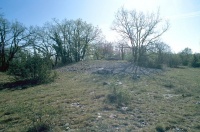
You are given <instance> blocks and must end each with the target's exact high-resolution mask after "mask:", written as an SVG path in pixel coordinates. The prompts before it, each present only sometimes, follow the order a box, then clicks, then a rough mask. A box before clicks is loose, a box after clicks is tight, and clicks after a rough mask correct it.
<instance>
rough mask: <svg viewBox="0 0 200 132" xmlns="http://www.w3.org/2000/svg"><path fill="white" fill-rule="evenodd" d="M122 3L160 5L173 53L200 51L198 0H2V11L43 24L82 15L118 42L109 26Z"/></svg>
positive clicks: (152, 8) (149, 7)
mask: <svg viewBox="0 0 200 132" xmlns="http://www.w3.org/2000/svg"><path fill="white" fill-rule="evenodd" d="M122 6H124V7H125V8H127V9H129V10H131V9H136V10H140V11H144V12H152V11H156V10H157V9H158V8H160V15H161V17H162V18H164V19H168V20H169V22H170V28H169V30H168V31H167V32H166V33H165V34H164V35H163V36H162V40H163V41H164V42H166V43H167V44H168V45H170V46H171V47H172V49H173V51H174V52H179V51H181V50H182V49H184V48H185V47H189V48H191V49H192V51H193V52H200V1H199V0H0V8H1V10H0V12H3V13H4V15H5V17H6V18H7V19H9V20H10V21H14V20H18V21H20V22H22V23H23V24H25V25H26V26H30V25H33V26H34V25H38V26H42V25H43V24H44V23H45V22H47V21H51V20H52V18H57V19H60V20H62V19H65V18H66V19H77V18H81V19H83V20H84V21H87V22H88V23H92V24H93V25H94V26H97V25H98V26H99V27H100V28H101V29H102V31H103V34H104V35H105V36H106V39H107V40H108V41H117V38H118V37H117V34H116V33H115V32H113V31H111V30H110V27H111V25H112V22H113V20H114V16H115V13H116V12H117V10H118V9H119V8H120V7H122Z"/></svg>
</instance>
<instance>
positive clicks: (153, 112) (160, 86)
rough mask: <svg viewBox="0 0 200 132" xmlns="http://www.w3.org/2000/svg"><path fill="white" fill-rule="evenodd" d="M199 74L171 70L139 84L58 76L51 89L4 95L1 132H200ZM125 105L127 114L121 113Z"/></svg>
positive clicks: (0, 107)
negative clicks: (37, 131)
mask: <svg viewBox="0 0 200 132" xmlns="http://www.w3.org/2000/svg"><path fill="white" fill-rule="evenodd" d="M199 75H200V69H198V68H195V69H194V68H184V69H181V68H177V69H176V68H175V69H169V70H168V71H166V72H163V73H160V74H159V75H150V76H141V78H140V79H138V80H133V79H132V78H131V76H123V77H122V76H118V75H106V76H104V75H96V74H87V73H73V72H58V78H57V79H56V80H55V82H52V83H49V84H43V85H37V86H32V87H30V88H26V89H19V90H11V89H2V90H0V96H1V98H0V103H1V105H0V131H22V132H23V131H34V130H35V129H36V130H40V129H41V130H46V131H68V130H71V131H101V130H102V131H163V130H164V131H177V130H179V131H194V132H198V131H199V128H200V127H199V124H200V103H199V102H200V95H199V93H200V82H199V80H200V76H199ZM0 76H1V77H0V83H1V84H2V83H9V78H11V77H10V76H7V75H5V74H4V73H0ZM104 82H108V83H107V84H106V85H105V83H104ZM119 82H121V83H120V84H119ZM105 100H107V101H105ZM116 106H117V107H116ZM124 106H125V107H128V109H127V110H126V111H125V112H124V111H121V110H119V109H121V107H124Z"/></svg>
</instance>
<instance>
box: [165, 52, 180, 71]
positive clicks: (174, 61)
mask: <svg viewBox="0 0 200 132" xmlns="http://www.w3.org/2000/svg"><path fill="white" fill-rule="evenodd" d="M180 64H181V61H180V57H179V56H178V55H177V54H171V55H170V57H169V60H168V62H167V65H168V66H169V67H172V68H176V67H178V66H179V65H180Z"/></svg>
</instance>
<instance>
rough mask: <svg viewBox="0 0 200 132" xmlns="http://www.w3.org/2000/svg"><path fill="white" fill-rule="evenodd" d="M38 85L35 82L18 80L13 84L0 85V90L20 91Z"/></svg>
mask: <svg viewBox="0 0 200 132" xmlns="http://www.w3.org/2000/svg"><path fill="white" fill-rule="evenodd" d="M36 85H39V83H38V81H37V80H19V81H15V82H7V83H0V90H4V89H8V90H22V89H26V88H30V87H33V86H36Z"/></svg>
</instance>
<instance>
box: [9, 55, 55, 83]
mask: <svg viewBox="0 0 200 132" xmlns="http://www.w3.org/2000/svg"><path fill="white" fill-rule="evenodd" d="M51 69H52V64H51V60H50V59H48V58H42V57H41V56H40V55H39V54H35V55H30V54H28V55H27V54H25V53H20V55H19V57H18V58H17V59H14V60H13V61H12V63H11V64H10V67H9V71H8V73H9V74H11V75H14V76H15V77H16V79H23V80H33V81H35V82H36V83H47V82H50V81H53V80H54V78H55V76H56V74H55V73H52V70H51Z"/></svg>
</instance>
